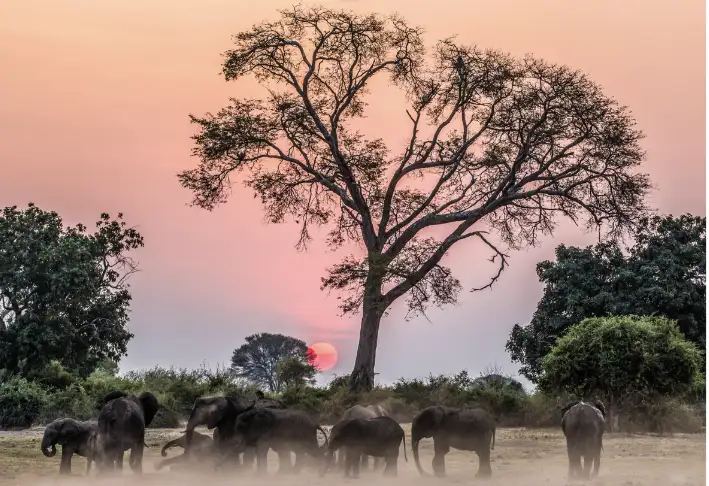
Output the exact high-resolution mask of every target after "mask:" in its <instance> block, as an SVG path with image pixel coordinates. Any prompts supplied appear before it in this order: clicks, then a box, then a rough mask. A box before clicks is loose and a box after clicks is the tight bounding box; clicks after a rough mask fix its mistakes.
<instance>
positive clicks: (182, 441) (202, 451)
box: [155, 431, 214, 471]
mask: <svg viewBox="0 0 709 486" xmlns="http://www.w3.org/2000/svg"><path fill="white" fill-rule="evenodd" d="M193 434H194V435H193V436H192V445H191V447H192V448H193V450H194V456H195V457H197V458H199V459H206V458H208V457H209V456H210V455H211V454H212V453H213V452H214V451H213V445H214V444H213V442H212V438H211V437H209V436H208V435H204V434H200V433H199V432H197V431H194V432H193ZM186 437H187V434H183V435H182V436H181V437H178V438H177V439H173V440H171V441H168V442H165V445H163V446H162V450H161V451H160V454H161V455H162V456H163V457H166V456H167V450H168V449H170V448H171V447H182V448H183V449H185V447H186V446H187V444H186ZM186 459H187V456H185V454H184V453H182V454H180V455H179V456H175V457H171V458H170V459H165V460H163V461H161V462H160V463H159V464H158V465H157V466H155V469H157V470H158V471H159V470H160V469H162V468H164V467H166V466H172V465H173V464H177V463H180V462H185V461H186Z"/></svg>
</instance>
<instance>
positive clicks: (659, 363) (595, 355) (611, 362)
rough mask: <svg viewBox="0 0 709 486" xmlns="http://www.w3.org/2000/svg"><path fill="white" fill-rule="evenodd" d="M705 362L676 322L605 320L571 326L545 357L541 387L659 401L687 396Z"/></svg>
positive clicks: (611, 398)
mask: <svg viewBox="0 0 709 486" xmlns="http://www.w3.org/2000/svg"><path fill="white" fill-rule="evenodd" d="M701 362H702V358H701V351H700V350H699V349H698V348H697V347H696V345H695V344H694V343H692V342H690V341H687V340H686V339H685V338H684V337H683V336H682V334H681V333H680V332H679V329H678V328H677V325H676V323H675V322H674V321H672V320H669V319H666V318H663V317H636V316H620V317H604V318H590V319H585V320H583V321H582V322H581V323H580V324H576V325H574V326H572V327H571V328H570V329H569V330H568V332H567V333H566V334H565V335H564V336H563V337H562V338H560V339H559V340H558V342H557V343H556V345H554V347H552V349H551V351H550V352H549V354H547V355H546V356H545V357H544V358H543V359H542V369H543V375H542V377H541V380H540V387H541V388H542V389H544V390H546V391H552V392H553V391H556V390H562V391H565V392H568V393H571V394H575V395H576V396H579V397H592V396H601V397H603V398H604V399H606V400H608V401H609V402H610V403H611V404H617V403H620V402H621V401H622V400H623V399H624V398H625V397H633V396H635V397H637V396H641V397H643V398H644V400H657V399H658V398H659V397H663V396H677V395H681V394H686V393H687V392H688V391H690V390H691V389H692V386H693V381H694V379H695V377H696V376H697V375H698V374H699V370H700V366H701Z"/></svg>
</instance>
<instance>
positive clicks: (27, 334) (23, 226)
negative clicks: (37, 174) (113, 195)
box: [0, 203, 143, 376]
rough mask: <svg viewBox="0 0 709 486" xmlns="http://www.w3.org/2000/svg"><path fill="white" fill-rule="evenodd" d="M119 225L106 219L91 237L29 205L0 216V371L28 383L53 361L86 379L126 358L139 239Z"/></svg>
mask: <svg viewBox="0 0 709 486" xmlns="http://www.w3.org/2000/svg"><path fill="white" fill-rule="evenodd" d="M122 218H123V216H122V215H121V214H118V216H117V217H116V218H115V219H112V218H111V217H110V216H109V215H108V214H107V213H103V214H101V217H100V219H99V221H98V222H97V223H96V229H95V232H93V233H90V232H88V230H87V228H86V226H84V225H82V224H78V225H76V226H64V224H63V222H62V219H61V217H60V216H59V215H58V214H57V213H56V212H53V211H44V210H42V209H40V208H38V207H37V206H35V205H34V204H31V203H30V204H29V205H28V206H27V208H26V209H24V210H20V209H18V208H17V206H11V207H6V208H4V209H3V210H2V212H0V369H4V370H6V372H9V373H11V374H20V375H25V376H26V375H29V374H31V373H32V372H33V371H36V370H41V369H44V368H45V367H46V366H48V365H49V364H50V363H51V362H52V361H54V360H56V361H57V362H58V363H59V364H61V366H62V367H63V368H64V369H66V370H67V371H70V372H74V373H78V374H80V375H82V376H86V375H88V374H89V373H91V372H92V371H93V369H94V367H95V366H96V365H97V364H98V363H100V362H102V361H103V360H106V359H109V360H113V361H115V362H118V361H119V360H120V358H121V357H122V356H124V355H125V354H126V346H127V344H128V341H129V340H130V339H131V338H132V337H133V334H131V333H130V332H129V331H128V329H127V328H126V324H127V322H128V307H129V304H130V300H131V295H130V293H129V292H128V284H127V280H128V277H129V276H130V275H131V274H133V273H134V272H135V271H136V270H137V265H136V263H135V262H134V261H133V260H132V259H131V258H130V257H129V256H128V253H129V252H130V251H131V250H134V249H136V248H139V247H141V246H143V238H142V236H141V235H140V234H139V233H138V231H137V230H135V229H134V228H129V227H127V226H126V223H125V222H124V221H123V220H122Z"/></svg>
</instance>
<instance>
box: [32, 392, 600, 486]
mask: <svg viewBox="0 0 709 486" xmlns="http://www.w3.org/2000/svg"><path fill="white" fill-rule="evenodd" d="M158 409H159V403H158V400H157V398H156V397H155V395H153V394H152V393H150V392H146V393H142V394H141V395H139V396H134V395H127V394H126V393H123V392H113V393H111V394H109V395H108V396H106V397H105V399H104V403H103V406H102V408H101V411H100V413H99V417H98V421H89V422H82V421H77V420H74V419H71V418H63V419H57V420H55V421H54V422H52V423H50V424H49V425H47V426H46V428H45V432H44V437H43V439H42V444H41V448H42V453H43V454H44V455H45V456H48V457H52V456H54V455H55V454H56V452H57V451H56V446H57V445H61V446H62V457H61V465H60V467H59V472H60V474H69V473H70V472H71V457H72V455H73V454H78V455H80V456H83V457H86V458H87V469H86V472H87V474H88V473H89V471H90V469H91V464H92V462H94V463H96V466H97V469H98V470H99V473H100V474H101V473H104V472H107V471H111V470H115V469H118V470H122V468H123V454H124V452H125V451H127V450H130V457H129V465H130V468H131V469H132V470H133V472H134V473H137V474H140V473H142V462H143V449H144V447H145V429H146V427H148V426H149V425H150V423H151V421H152V420H153V418H154V417H155V415H156V413H157V412H158ZM605 413H606V412H605V408H604V406H603V404H602V403H601V402H594V403H589V402H583V401H577V402H574V403H570V404H568V405H567V406H566V407H564V408H562V409H561V416H562V420H561V428H562V430H563V432H564V435H565V437H566V445H567V451H568V459H569V477H570V478H574V477H581V478H588V477H590V476H591V475H594V476H595V475H597V474H598V470H599V467H600V456H601V450H602V448H603V445H602V439H603V432H604V429H605ZM200 426H206V427H207V428H208V429H210V430H211V429H214V432H213V435H212V437H211V438H210V437H209V436H207V435H204V434H201V433H199V432H197V431H195V428H197V427H200ZM495 429H496V421H495V419H494V418H493V417H492V416H491V415H490V414H489V413H487V412H486V411H485V410H483V409H481V408H450V407H444V406H432V407H428V408H426V409H424V410H423V411H421V412H420V413H419V414H418V415H417V416H416V417H415V418H414V419H413V421H412V424H411V448H412V452H413V455H414V460H415V462H416V467H417V469H418V471H419V473H420V474H421V475H423V476H428V473H426V472H425V470H424V469H423V468H422V467H421V463H420V461H419V442H420V441H421V440H422V439H424V438H432V439H433V449H434V457H433V461H432V466H433V471H434V474H435V475H436V476H439V477H442V476H445V455H446V454H447V453H448V452H449V451H450V449H451V448H454V449H458V450H462V451H471V452H475V453H476V454H477V456H478V458H479V466H478V473H477V475H478V477H483V478H484V477H489V476H490V475H491V474H492V469H491V467H490V451H491V450H494V448H495ZM318 432H320V433H322V435H323V436H324V443H323V445H320V442H319V441H318ZM402 443H403V446H404V458H405V459H406V461H407V462H408V458H407V457H406V438H405V434H404V430H403V429H402V427H401V425H399V423H398V422H396V421H395V420H394V419H392V418H391V417H390V416H389V415H388V414H387V412H386V411H385V410H384V409H383V408H382V407H381V406H379V405H369V406H362V405H355V406H353V407H351V408H349V409H348V410H347V411H346V412H345V413H344V414H343V416H342V417H341V420H340V421H339V422H338V423H336V424H335V425H334V426H333V427H332V429H331V430H330V434H329V437H328V435H327V433H326V431H325V430H324V429H323V428H322V427H321V426H320V424H319V423H318V422H317V421H315V420H313V418H312V417H311V416H310V415H309V414H307V413H306V412H303V411H301V410H297V409H293V408H288V407H287V406H286V405H285V404H283V403H282V402H281V401H279V400H275V399H271V398H266V397H265V396H264V395H263V393H260V392H258V393H257V396H256V397H255V398H254V399H253V400H252V401H250V402H244V401H241V400H237V399H233V398H228V397H207V398H199V399H197V400H196V401H195V403H194V406H193V408H192V412H191V414H190V417H189V420H188V422H187V427H186V430H185V433H184V434H183V435H182V436H181V437H179V438H178V439H175V440H171V441H169V442H167V443H165V444H164V445H163V447H162V450H161V454H162V456H163V457H165V456H167V450H168V449H169V448H171V447H182V448H183V449H184V452H183V454H181V455H179V456H176V457H172V458H170V459H165V460H163V461H162V462H161V463H160V464H158V465H157V466H156V468H157V469H158V470H159V469H162V468H164V467H166V466H174V465H177V464H179V463H183V464H182V465H186V463H188V462H202V463H204V461H205V460H211V461H212V464H214V467H215V468H221V467H223V466H227V465H229V466H233V467H235V468H237V469H252V468H253V465H254V461H255V462H256V470H257V472H258V473H260V474H262V473H264V472H265V471H266V468H267V462H266V458H267V454H268V451H269V450H273V451H274V452H276V454H277V455H278V462H279V465H278V471H279V473H289V472H292V473H297V472H299V471H300V470H302V469H303V467H304V466H305V465H306V463H308V462H307V461H309V463H310V464H312V465H313V466H315V467H316V468H317V470H318V471H319V474H320V475H321V476H323V475H325V474H326V473H327V472H328V471H329V470H330V469H332V468H333V465H334V464H335V461H334V460H333V459H334V458H335V455H336V457H337V460H336V465H337V469H339V470H340V471H342V472H344V475H345V476H346V477H353V478H357V477H359V472H360V467H364V468H367V467H369V466H368V464H369V456H371V457H372V458H373V459H374V464H373V468H374V469H375V470H376V469H380V468H381V465H382V463H384V468H383V472H384V475H386V476H396V475H397V466H398V459H399V451H400V448H401V445H402ZM291 453H295V464H294V465H293V464H291ZM582 458H583V465H582V464H581V459H582ZM193 460H194V461H193ZM591 467H593V471H591Z"/></svg>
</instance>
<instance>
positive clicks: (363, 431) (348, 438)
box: [320, 417, 409, 478]
mask: <svg viewBox="0 0 709 486" xmlns="http://www.w3.org/2000/svg"><path fill="white" fill-rule="evenodd" d="M402 441H403V443H404V459H406V462H408V461H409V459H408V457H406V437H405V435H404V429H402V428H401V425H399V424H398V423H397V422H396V420H394V419H392V418H391V417H374V418H367V419H361V418H355V419H350V420H345V421H342V422H339V423H337V424H336V425H335V426H334V427H333V428H332V430H331V431H330V440H329V442H328V443H327V444H326V445H325V447H326V448H327V453H326V460H325V467H323V469H322V470H321V472H320V476H323V475H324V474H325V473H326V472H327V470H328V469H329V466H330V464H331V463H332V455H333V453H334V452H335V451H337V450H338V449H340V448H342V449H344V452H345V477H349V476H350V475H351V476H352V477H354V478H357V477H359V465H360V460H361V457H362V455H363V454H366V455H368V456H373V457H376V458H380V457H381V458H384V462H385V466H384V475H385V476H396V475H397V473H398V469H397V465H398V460H399V447H401V443H402Z"/></svg>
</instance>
